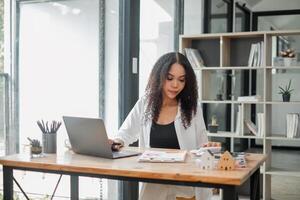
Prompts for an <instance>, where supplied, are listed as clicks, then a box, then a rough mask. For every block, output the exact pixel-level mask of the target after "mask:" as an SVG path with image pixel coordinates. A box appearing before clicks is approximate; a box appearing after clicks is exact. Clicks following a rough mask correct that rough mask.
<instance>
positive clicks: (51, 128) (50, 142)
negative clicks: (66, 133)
mask: <svg viewBox="0 0 300 200" xmlns="http://www.w3.org/2000/svg"><path fill="white" fill-rule="evenodd" d="M37 125H38V126H39V128H40V129H41V131H42V132H43V146H44V153H56V133H57V131H58V129H59V127H60V126H61V122H59V121H55V120H53V121H52V122H49V121H46V122H44V121H43V120H41V121H39V120H38V121H37Z"/></svg>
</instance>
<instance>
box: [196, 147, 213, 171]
mask: <svg viewBox="0 0 300 200" xmlns="http://www.w3.org/2000/svg"><path fill="white" fill-rule="evenodd" d="M199 160H200V161H198V162H197V165H198V167H200V169H203V170H210V169H213V168H214V155H213V153H212V152H211V151H210V150H206V151H204V152H203V153H202V154H201V158H200V159H199Z"/></svg>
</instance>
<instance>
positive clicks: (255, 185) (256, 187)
mask: <svg viewBox="0 0 300 200" xmlns="http://www.w3.org/2000/svg"><path fill="white" fill-rule="evenodd" d="M250 199H251V200H259V199H260V171H259V168H258V169H257V170H256V171H255V172H254V173H253V174H252V176H251V178H250Z"/></svg>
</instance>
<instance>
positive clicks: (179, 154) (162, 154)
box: [138, 150, 187, 162]
mask: <svg viewBox="0 0 300 200" xmlns="http://www.w3.org/2000/svg"><path fill="white" fill-rule="evenodd" d="M186 154H187V151H176V152H167V151H150V150H146V151H144V153H143V154H142V155H141V156H140V157H139V158H138V161H139V162H184V161H185V157H186Z"/></svg>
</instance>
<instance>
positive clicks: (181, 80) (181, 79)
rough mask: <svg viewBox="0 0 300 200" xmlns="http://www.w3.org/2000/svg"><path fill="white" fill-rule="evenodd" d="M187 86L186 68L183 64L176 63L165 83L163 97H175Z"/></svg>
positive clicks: (172, 66)
mask: <svg viewBox="0 0 300 200" xmlns="http://www.w3.org/2000/svg"><path fill="white" fill-rule="evenodd" d="M184 86H185V69H184V68H183V66H182V65H180V64H178V63H174V64H173V65H171V68H170V70H169V72H168V74H167V77H166V79H165V81H164V84H163V97H164V98H168V99H175V98H176V96H177V95H178V94H179V93H180V92H181V91H182V90H183V88H184Z"/></svg>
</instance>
